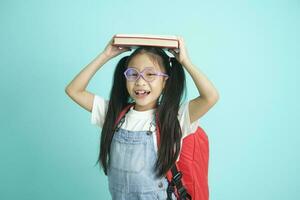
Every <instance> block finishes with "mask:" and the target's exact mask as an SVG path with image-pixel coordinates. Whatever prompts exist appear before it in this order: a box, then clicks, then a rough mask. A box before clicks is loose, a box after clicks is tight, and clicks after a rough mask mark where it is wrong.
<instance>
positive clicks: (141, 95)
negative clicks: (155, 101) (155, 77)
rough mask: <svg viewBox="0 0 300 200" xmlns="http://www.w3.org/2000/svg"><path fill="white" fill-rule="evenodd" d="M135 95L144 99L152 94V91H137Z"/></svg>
mask: <svg viewBox="0 0 300 200" xmlns="http://www.w3.org/2000/svg"><path fill="white" fill-rule="evenodd" d="M134 93H135V95H136V96H138V97H144V96H147V95H149V94H150V91H146V90H135V91H134Z"/></svg>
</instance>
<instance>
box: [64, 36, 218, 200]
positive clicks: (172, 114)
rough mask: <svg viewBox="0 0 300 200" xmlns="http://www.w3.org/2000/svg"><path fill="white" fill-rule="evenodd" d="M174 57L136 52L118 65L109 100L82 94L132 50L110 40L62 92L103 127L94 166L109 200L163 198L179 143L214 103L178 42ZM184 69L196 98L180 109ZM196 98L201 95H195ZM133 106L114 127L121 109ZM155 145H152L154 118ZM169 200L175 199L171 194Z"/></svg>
mask: <svg viewBox="0 0 300 200" xmlns="http://www.w3.org/2000/svg"><path fill="white" fill-rule="evenodd" d="M178 41H179V52H178V51H174V50H171V49H168V51H169V52H170V53H171V54H173V55H174V57H169V56H168V55H167V54H166V52H165V51H164V50H163V49H161V48H158V47H145V46H141V47H139V48H137V49H136V50H135V51H134V52H133V53H132V54H131V55H130V56H125V57H123V58H121V59H120V61H119V62H118V64H117V66H116V69H115V72H114V77H113V86H112V89H111V93H110V98H109V100H105V99H103V98H102V97H101V96H99V95H95V94H93V93H91V92H88V91H86V87H87V85H88V83H89V81H90V79H91V78H92V77H93V75H94V74H95V73H96V72H97V71H98V70H99V69H100V68H101V67H102V66H103V65H104V64H105V63H106V62H107V61H108V60H109V59H112V58H113V57H115V56H117V55H119V54H121V53H123V52H126V51H131V49H130V48H128V47H116V46H113V45H112V42H113V39H111V40H110V42H109V43H108V44H107V46H106V47H105V49H104V50H103V52H101V53H100V54H99V55H98V56H97V57H96V58H95V59H94V60H93V61H92V62H91V63H90V64H89V65H87V66H86V67H85V68H84V69H83V70H82V71H81V72H80V73H79V74H78V75H77V76H76V77H75V78H74V79H73V80H72V81H71V83H70V84H69V85H68V86H67V87H66V89H65V91H66V93H67V94H68V95H69V96H70V98H72V99H73V100H74V101H75V102H76V103H78V104H79V105H80V106H82V107H83V108H85V109H86V110H88V111H90V112H91V123H93V124H96V125H98V126H99V127H100V128H102V133H101V141H100V143H101V145H100V153H99V158H98V162H99V161H100V164H101V167H102V168H103V170H104V173H105V175H107V176H108V182H109V191H110V194H111V196H112V199H113V200H135V199H142V200H153V199H159V200H162V199H167V192H166V189H167V187H168V181H167V179H166V178H165V175H166V173H167V171H168V170H169V169H170V167H171V166H172V164H173V163H175V161H176V160H178V155H179V152H180V148H181V143H182V139H183V138H184V137H186V136H187V135H188V134H190V133H193V132H195V130H196V128H197V126H198V123H197V120H198V119H199V118H200V117H201V116H203V115H204V114H205V113H206V112H207V111H208V110H209V109H210V108H211V107H212V106H213V105H214V104H215V103H216V102H217V100H218V98H219V95H218V92H217V90H216V89H215V87H214V86H213V85H212V83H211V82H210V81H209V80H208V79H207V78H206V76H205V75H204V74H203V73H202V72H201V71H200V70H199V69H197V67H196V66H194V65H193V64H192V62H191V60H190V58H189V56H188V53H187V50H186V47H185V43H184V40H183V38H182V37H180V36H178ZM183 67H184V68H185V69H186V70H187V71H188V73H189V74H190V75H191V77H192V78H193V81H194V83H195V85H196V86H197V89H198V91H199V96H198V97H197V98H195V99H192V100H190V101H188V102H185V103H182V104H181V98H182V95H183V93H184V91H185V73H184V70H183ZM200 94H201V95H200ZM128 104H132V105H133V106H132V107H131V108H130V109H129V111H128V112H127V113H126V115H125V116H124V117H123V118H122V120H120V123H118V124H117V125H116V126H115V122H116V120H117V118H118V116H119V114H120V112H121V111H122V110H123V108H124V107H125V106H127V105H128ZM155 114H157V116H158V119H157V122H158V125H159V128H160V143H159V146H158V147H157V141H156V130H155V127H156V123H155V122H156V120H155V119H156V118H155V116H156V115H155ZM172 198H173V199H176V198H175V196H174V195H173V197H172Z"/></svg>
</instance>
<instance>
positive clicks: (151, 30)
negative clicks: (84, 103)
mask: <svg viewBox="0 0 300 200" xmlns="http://www.w3.org/2000/svg"><path fill="white" fill-rule="evenodd" d="M0 22H1V31H0V42H1V47H0V51H1V52H0V56H1V59H0V65H1V68H0V91H1V93H0V95H1V104H0V105H1V108H0V110H1V111H0V118H1V126H0V129H1V130H0V134H1V135H0V136H1V138H0V158H1V159H0V168H1V170H0V199H1V200H2V199H3V200H40V199H42V200H52V199H56V200H65V199H72V200H83V199H84V200H95V199H110V195H109V191H108V183H107V177H106V176H105V175H104V173H103V172H102V171H100V168H99V166H94V164H95V162H96V160H97V157H98V153H99V139H100V131H101V129H100V128H98V127H96V126H94V125H91V123H90V118H91V114H90V113H89V112H87V111H86V110H84V109H83V108H81V107H80V106H79V105H77V104H76V103H75V102H73V101H72V100H71V99H70V98H69V97H68V96H67V95H66V93H65V91H64V89H65V87H66V85H67V84H68V83H69V82H70V81H71V80H72V79H73V78H74V77H75V75H77V73H79V72H80V70H82V69H83V68H84V67H85V66H86V65H87V64H88V63H89V62H90V61H91V60H92V59H94V58H95V56H96V55H98V54H99V53H100V52H101V51H102V50H103V49H104V47H105V46H106V44H107V42H108V41H109V40H110V38H111V37H112V36H113V35H114V34H116V33H145V34H165V35H173V34H174V35H181V36H183V37H184V39H185V42H186V45H187V49H188V53H189V55H190V58H191V60H192V62H193V63H194V64H195V65H196V66H197V67H198V68H199V69H200V70H202V71H203V73H204V74H205V75H206V76H207V77H208V78H209V80H211V81H212V82H213V84H214V85H215V87H216V88H217V89H218V91H219V94H220V99H219V101H218V102H217V104H216V105H215V106H214V107H213V108H212V109H211V110H209V111H208V113H206V114H205V115H204V116H203V117H202V118H200V119H199V125H200V126H201V127H202V128H203V129H204V130H205V131H206V133H207V135H208V137H209V143H210V160H209V189H210V199H211V200H253V199H255V200H282V199H288V200H297V199H300V194H299V191H297V189H299V187H300V184H299V172H298V169H299V168H300V159H299V158H300V156H299V148H298V147H299V143H300V136H299V133H300V128H299V119H300V115H299V111H300V109H299V100H300V98H299V97H300V95H299V89H298V88H299V86H300V84H299V80H300V78H299V72H300V71H299V69H300V61H299V60H300V59H299V58H300V54H299V52H300V48H299V46H300V39H299V35H300V3H299V1H297V0H287V1H286V0H281V1H274V0H272V1H271V0H266V1H259V0H255V1H250V0H249V1H238V0H236V1H211V2H208V1H199V0H193V1H175V0H173V1H158V0H154V1H141V0H128V1H112V0H109V1H108V0H107V1H100V0H98V1H96V0H93V1H86V0H85V1H83V0H81V1H80V0H79V1H66V0H60V1H58V0H52V1H50V0H48V1H45V0H43V1H38V0H28V1H16V0H11V1H1V3H0ZM128 54H129V53H125V54H121V55H120V56H118V57H116V58H114V59H112V60H110V61H109V62H108V63H106V64H105V65H104V66H103V67H102V68H101V69H100V71H98V72H97V73H96V75H95V76H94V77H93V79H92V80H91V82H90V84H89V85H88V88H87V90H89V91H91V92H93V93H95V94H98V95H101V96H103V97H104V98H106V99H107V98H108V97H109V91H110V88H111V84H112V76H113V71H114V69H115V65H116V63H117V61H118V60H119V59H120V58H121V57H123V56H125V55H128ZM186 75H187V88H188V93H187V94H188V95H187V99H191V98H195V97H196V96H197V95H198V91H197V88H196V86H195V85H194V83H193V81H192V79H191V77H190V75H189V74H188V73H187V71H186Z"/></svg>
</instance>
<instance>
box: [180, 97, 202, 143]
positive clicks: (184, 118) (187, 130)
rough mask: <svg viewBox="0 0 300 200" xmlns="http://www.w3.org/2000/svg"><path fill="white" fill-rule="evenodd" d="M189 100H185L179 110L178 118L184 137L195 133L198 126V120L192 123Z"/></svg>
mask: <svg viewBox="0 0 300 200" xmlns="http://www.w3.org/2000/svg"><path fill="white" fill-rule="evenodd" d="M189 102H190V101H188V102H184V103H183V104H182V105H181V106H180V108H179V111H178V120H179V123H180V126H181V130H182V138H184V137H186V136H188V135H189V134H191V133H194V132H195V131H196V130H197V127H198V120H196V121H194V122H193V123H190V113H189Z"/></svg>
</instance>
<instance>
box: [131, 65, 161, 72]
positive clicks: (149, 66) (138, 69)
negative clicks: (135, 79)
mask: <svg viewBox="0 0 300 200" xmlns="http://www.w3.org/2000/svg"><path fill="white" fill-rule="evenodd" d="M128 67H131V68H134V69H137V70H139V69H138V68H137V67H134V66H127V68H128ZM145 68H153V69H154V70H155V71H157V69H156V68H155V67H154V66H146V67H144V69H145ZM140 71H142V70H140Z"/></svg>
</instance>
